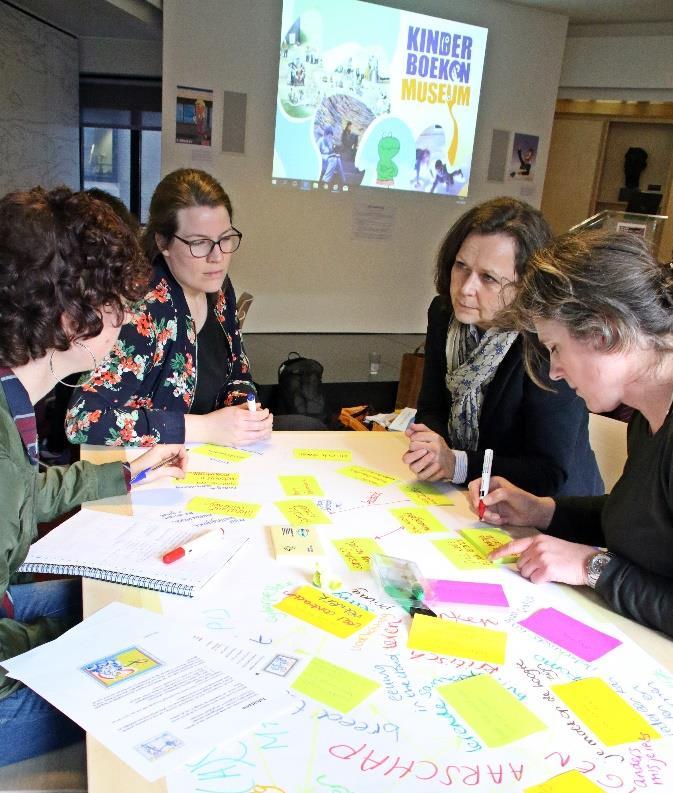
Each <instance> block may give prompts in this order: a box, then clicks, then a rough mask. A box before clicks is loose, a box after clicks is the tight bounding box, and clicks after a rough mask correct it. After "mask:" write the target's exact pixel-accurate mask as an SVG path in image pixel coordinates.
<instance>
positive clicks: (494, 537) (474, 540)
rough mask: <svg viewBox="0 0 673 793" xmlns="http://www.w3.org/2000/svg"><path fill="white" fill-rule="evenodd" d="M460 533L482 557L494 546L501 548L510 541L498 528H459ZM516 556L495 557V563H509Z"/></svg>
mask: <svg viewBox="0 0 673 793" xmlns="http://www.w3.org/2000/svg"><path fill="white" fill-rule="evenodd" d="M460 533H461V534H462V535H463V538H464V539H466V540H467V541H468V542H469V543H470V545H472V546H474V548H475V549H476V550H477V551H478V552H479V553H480V554H481V555H482V556H483V557H484V558H486V557H487V556H488V555H489V553H491V551H495V550H496V548H502V546H503V545H507V543H508V542H512V538H511V537H510V536H509V534H507V532H506V531H501V530H500V529H461V530H460ZM517 558H518V557H516V556H505V557H503V558H502V559H497V560H496V564H511V562H515V561H516V560H517Z"/></svg>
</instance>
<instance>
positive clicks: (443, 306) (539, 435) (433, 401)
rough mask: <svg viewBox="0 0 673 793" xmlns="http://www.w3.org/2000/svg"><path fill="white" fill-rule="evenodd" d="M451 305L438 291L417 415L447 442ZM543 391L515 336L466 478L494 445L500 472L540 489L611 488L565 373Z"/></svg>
mask: <svg viewBox="0 0 673 793" xmlns="http://www.w3.org/2000/svg"><path fill="white" fill-rule="evenodd" d="M452 317H453V309H452V308H451V304H450V302H449V301H448V300H446V301H445V300H444V299H443V298H441V297H439V296H438V297H435V299H434V300H433V301H432V303H431V304H430V308H429V309H428V331H427V336H426V342H425V368H424V370H423V384H422V386H421V392H420V394H419V397H418V403H417V404H418V412H417V414H416V422H417V423H419V424H426V425H427V426H428V427H429V428H430V429H432V430H434V432H437V433H438V434H439V435H441V436H442V437H443V438H444V439H445V440H446V441H447V442H448V429H447V423H448V420H449V416H450V409H451V396H450V394H449V392H448V390H447V388H446V368H447V364H446V336H447V332H448V327H449V322H450V321H451V319H452ZM548 382H549V383H550V385H551V386H552V388H553V389H554V391H545V390H544V389H542V388H540V387H539V386H537V385H535V383H534V382H533V381H532V380H531V379H530V377H528V375H527V374H526V372H525V369H524V365H523V357H522V342H521V339H520V338H519V339H517V340H516V341H515V342H514V344H513V345H512V346H511V347H510V349H509V351H508V353H507V355H506V356H505V357H504V358H503V360H502V363H501V364H500V366H499V367H498V370H497V372H496V373H495V376H494V377H493V380H491V382H490V383H489V385H488V386H487V388H486V392H485V394H484V402H483V406H482V412H481V418H480V421H479V448H478V449H477V451H468V452H467V460H468V464H467V481H468V482H469V481H470V480H472V479H476V478H478V477H479V476H480V475H481V467H482V463H483V459H484V449H493V470H492V473H493V475H494V476H504V477H505V478H506V479H509V480H510V482H513V483H514V484H515V485H518V486H519V487H521V488H523V489H524V490H528V491H530V492H531V493H535V494H536V495H539V496H556V495H576V496H579V495H582V496H585V495H602V494H603V493H604V492H605V489H604V486H603V481H602V479H601V476H600V473H599V472H598V466H597V464H596V458H595V457H594V453H593V451H592V449H591V446H590V445H589V416H588V412H587V408H586V405H585V404H584V401H583V400H581V399H580V398H579V397H578V396H577V395H576V394H575V393H574V392H573V391H572V389H571V388H569V386H568V385H567V384H566V382H565V381H558V382H553V383H552V382H551V381H548Z"/></svg>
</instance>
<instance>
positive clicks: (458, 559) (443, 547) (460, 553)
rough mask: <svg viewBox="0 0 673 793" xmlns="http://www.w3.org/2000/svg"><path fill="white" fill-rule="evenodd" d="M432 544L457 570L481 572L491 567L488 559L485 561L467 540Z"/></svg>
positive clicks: (433, 542)
mask: <svg viewBox="0 0 673 793" xmlns="http://www.w3.org/2000/svg"><path fill="white" fill-rule="evenodd" d="M432 544H433V545H434V546H435V547H436V548H437V550H438V551H441V552H442V553H443V554H444V556H446V558H447V559H448V560H449V561H450V562H451V564H452V565H453V566H454V567H457V568H458V569H459V570H480V569H481V570H483V569H484V568H490V567H493V562H491V561H490V559H485V558H484V557H483V556H482V555H481V554H480V553H478V551H477V549H476V548H475V547H474V546H473V545H470V543H469V542H468V541H467V540H463V539H460V538H457V539H451V540H433V541H432Z"/></svg>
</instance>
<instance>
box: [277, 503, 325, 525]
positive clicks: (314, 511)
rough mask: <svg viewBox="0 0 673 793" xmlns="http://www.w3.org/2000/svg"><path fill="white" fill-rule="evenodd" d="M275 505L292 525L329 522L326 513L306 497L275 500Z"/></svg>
mask: <svg viewBox="0 0 673 793" xmlns="http://www.w3.org/2000/svg"><path fill="white" fill-rule="evenodd" d="M276 506H277V507H278V509H279V510H280V511H281V512H282V513H283V515H285V517H286V518H287V520H288V522H289V523H290V524H291V525H292V526H308V525H310V524H312V523H331V522H332V521H331V520H330V518H329V516H328V515H327V513H326V512H325V511H324V510H322V509H320V507H319V506H318V505H317V504H314V503H313V501H309V500H308V499H307V498H303V499H302V498H294V499H288V500H287V501H276Z"/></svg>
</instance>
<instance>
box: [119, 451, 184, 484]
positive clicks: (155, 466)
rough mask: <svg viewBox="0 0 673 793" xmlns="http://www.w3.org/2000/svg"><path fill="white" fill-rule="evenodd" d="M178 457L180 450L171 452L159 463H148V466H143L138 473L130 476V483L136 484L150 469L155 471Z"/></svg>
mask: <svg viewBox="0 0 673 793" xmlns="http://www.w3.org/2000/svg"><path fill="white" fill-rule="evenodd" d="M179 458H180V452H176V453H175V454H172V455H171V456H170V457H167V458H166V459H165V460H162V461H161V462H159V463H155V464H154V465H150V467H149V468H143V470H142V471H140V473H137V474H136V475H135V476H134V477H132V478H131V481H130V484H132V485H137V484H138V483H139V482H142V481H143V480H144V479H145V477H146V476H147V474H149V472H150V471H156V470H157V468H163V467H164V466H165V465H170V463H174V462H175V461H176V460H178V459H179Z"/></svg>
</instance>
